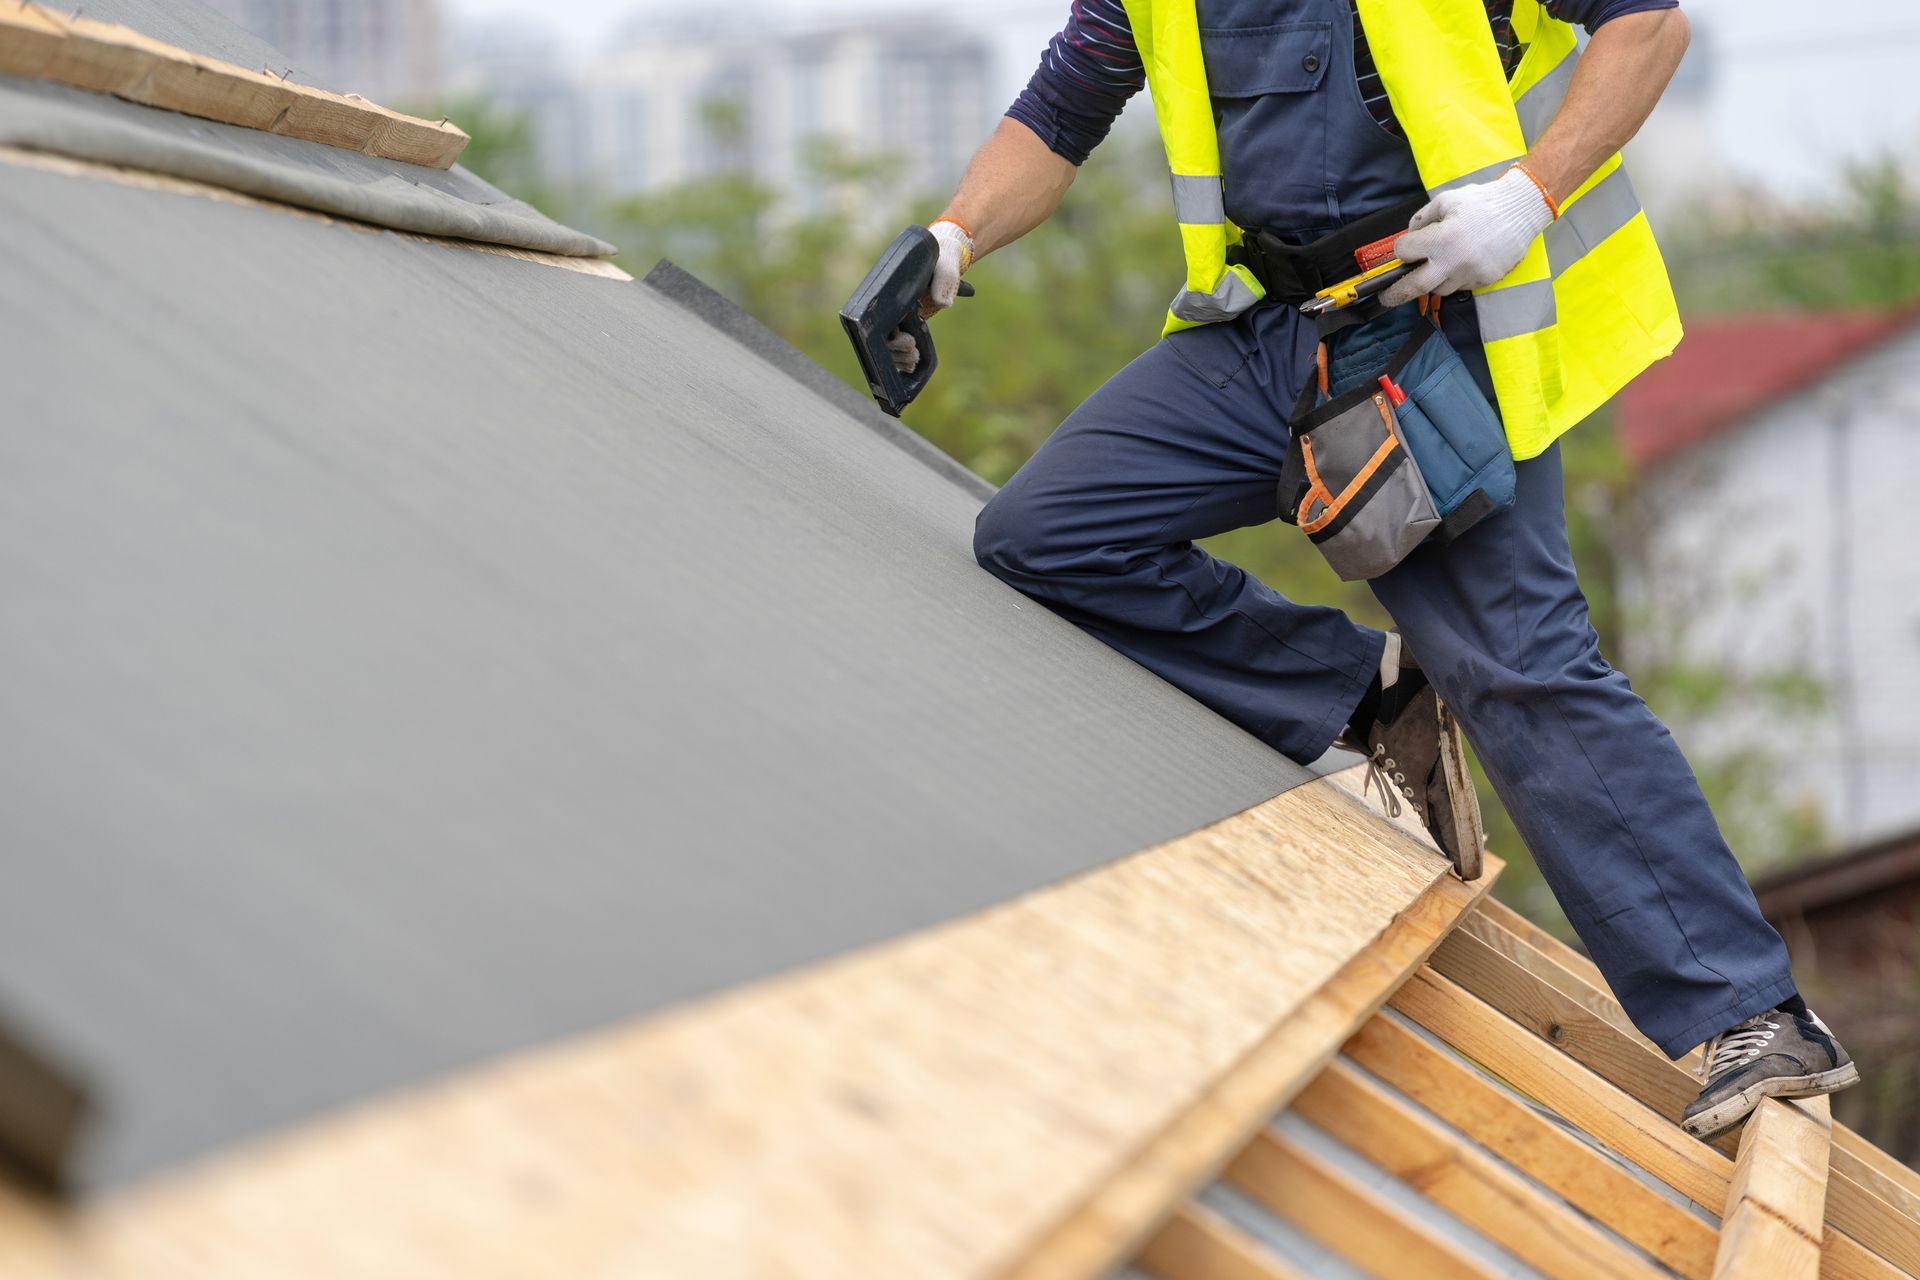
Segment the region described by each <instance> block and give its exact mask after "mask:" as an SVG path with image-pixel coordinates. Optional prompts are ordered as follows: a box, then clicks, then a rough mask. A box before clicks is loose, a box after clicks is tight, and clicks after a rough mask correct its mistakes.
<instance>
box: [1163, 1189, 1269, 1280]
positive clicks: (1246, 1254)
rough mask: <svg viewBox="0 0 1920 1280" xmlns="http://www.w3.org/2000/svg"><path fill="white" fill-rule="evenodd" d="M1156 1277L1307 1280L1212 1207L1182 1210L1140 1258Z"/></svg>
mask: <svg viewBox="0 0 1920 1280" xmlns="http://www.w3.org/2000/svg"><path fill="white" fill-rule="evenodd" d="M1136 1261H1137V1263H1138V1265H1139V1266H1140V1267H1141V1269H1142V1270H1144V1271H1146V1272H1147V1274H1148V1275H1151V1276H1153V1277H1155V1280H1306V1277H1305V1276H1304V1275H1302V1274H1301V1273H1300V1272H1299V1271H1298V1270H1296V1269H1295V1268H1294V1267H1293V1266H1292V1265H1291V1264H1290V1263H1287V1262H1283V1261H1282V1260H1281V1259H1279V1258H1277V1257H1275V1256H1274V1255H1273V1254H1272V1252H1270V1251H1269V1250H1267V1249H1264V1248H1262V1247H1261V1245H1260V1242H1259V1241H1258V1240H1255V1239H1254V1238H1253V1237H1252V1236H1250V1235H1248V1234H1247V1233H1246V1232H1244V1231H1242V1230H1241V1229H1240V1228H1238V1227H1236V1226H1234V1225H1233V1224H1232V1223H1231V1222H1228V1221H1227V1220H1226V1219H1225V1218H1222V1217H1221V1216H1220V1215H1219V1214H1217V1213H1215V1212H1213V1211H1212V1210H1211V1209H1207V1208H1204V1207H1202V1206H1200V1205H1197V1204H1190V1205H1187V1206H1185V1207H1184V1208H1181V1209H1179V1210H1177V1211H1176V1212H1175V1213H1174V1215H1173V1217H1171V1218H1169V1219H1168V1220H1167V1222H1166V1225H1165V1226H1163V1227H1161V1228H1160V1230H1159V1231H1158V1232H1157V1233H1156V1234H1155V1235H1154V1237H1153V1239H1152V1240H1149V1241H1148V1242H1147V1247H1146V1248H1144V1249H1142V1250H1141V1251H1140V1256H1139V1258H1138V1259H1137V1260H1136Z"/></svg>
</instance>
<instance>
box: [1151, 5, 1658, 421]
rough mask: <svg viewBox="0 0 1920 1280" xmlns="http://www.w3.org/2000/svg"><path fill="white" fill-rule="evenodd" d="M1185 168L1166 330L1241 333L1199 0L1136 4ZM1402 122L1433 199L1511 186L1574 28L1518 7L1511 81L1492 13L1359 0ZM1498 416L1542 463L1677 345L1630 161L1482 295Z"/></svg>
mask: <svg viewBox="0 0 1920 1280" xmlns="http://www.w3.org/2000/svg"><path fill="white" fill-rule="evenodd" d="M1125 3H1126V9H1127V17H1128V19H1129V20H1130V21H1131V24H1132V27H1133V37H1134V43H1135V44H1136V45H1137V46H1138V48H1139V50H1140V56H1141V59H1142V61H1143V62H1144V63H1145V64H1146V69H1147V83H1148V86H1149V88H1150V89H1151V90H1152V93H1153V107H1154V114H1155V116H1156V117H1157V118H1158V120H1159V123H1160V135H1161V138H1162V140H1163V141H1164V142H1165V144H1166V150H1167V161H1168V164H1169V165H1170V167H1171V168H1172V170H1173V203H1174V213H1175V216H1176V217H1177V219H1178V220H1179V223H1180V239H1181V243H1182V245H1183V246H1184V248H1185V250H1186V260H1187V281H1186V286H1185V287H1184V288H1183V289H1181V291H1180V293H1179V295H1178V296H1177V297H1175V299H1174V300H1173V305H1172V307H1171V308H1170V309H1169V311H1168V314H1167V323H1166V328H1165V332H1168V333H1172V332H1174V331H1176V330H1179V329H1185V328H1190V327H1192V326H1194V325H1198V324H1211V323H1214V322H1216V321H1220V320H1229V319H1232V318H1233V317H1234V316H1237V315H1239V314H1240V313H1241V312H1243V311H1245V310H1246V309H1247V308H1249V307H1251V306H1252V305H1253V304H1254V303H1256V302H1258V301H1259V300H1260V298H1261V296H1262V294H1263V292H1264V290H1263V289H1262V288H1261V285H1260V283H1259V281H1258V280H1257V279H1255V278H1254V276H1253V273H1252V272H1250V271H1249V270H1247V268H1245V267H1243V266H1239V265H1230V264H1229V263H1228V262H1227V248H1228V246H1229V245H1231V244H1237V243H1238V242H1239V240H1240V229H1239V228H1238V227H1235V226H1234V225H1233V224H1232V223H1230V222H1228V221H1227V216H1226V210H1225V206H1224V201H1223V198H1222V180H1221V173H1220V143H1219V138H1218V135H1217V134H1216V132H1215V128H1214V117H1213V101H1212V98H1211V96H1210V95H1209V94H1208V92H1207V69H1206V62H1205V60H1204V59H1203V58H1202V57H1201V51H1200V27H1199V20H1198V18H1197V17H1196V15H1195V12H1194V0H1125ZM1358 4H1359V11H1360V22H1361V26H1362V28H1363V30H1364V31H1365V33H1366V37H1367V44H1368V45H1369V47H1370V48H1371V49H1372V52H1373V60H1374V65H1375V66H1376V67H1377V68H1378V69H1379V72H1380V77H1381V80H1382V82H1383V83H1384V85H1385V87H1386V91H1387V97H1388V99H1389V100H1390V101H1391V102H1392V104H1393V111H1394V115H1395V116H1396V117H1397V118H1398V119H1399V121H1400V125H1401V127H1402V129H1404V130H1405V132H1406V135H1407V141H1408V142H1409V144H1411V146H1412V148H1413V158H1414V163H1415V164H1416V165H1417V166H1418V167H1419V170H1420V180H1421V182H1423V183H1424V184H1425V185H1426V188H1427V190H1428V191H1429V192H1431V193H1434V194H1438V193H1439V192H1441V191H1444V190H1446V189H1447V188H1449V187H1458V186H1465V185H1467V184H1469V183H1475V182H1486V181H1489V180H1491V179H1493V178H1496V177H1498V176H1499V175H1500V174H1501V173H1502V172H1504V171H1505V170H1506V169H1507V168H1508V167H1509V166H1511V165H1512V164H1513V163H1514V162H1515V161H1516V160H1519V159H1520V158H1521V157H1522V156H1524V155H1525V154H1526V151H1527V148H1528V146H1529V145H1531V144H1532V142H1533V141H1534V139H1536V138H1538V137H1539V136H1540V133H1541V132H1542V131H1543V130H1544V129H1545V128H1546V126H1547V123H1548V122H1549V121H1551V120H1552V119H1553V117H1554V113H1555V112H1557V111H1558V110H1559V109H1560V103H1561V101H1562V100H1563V99H1564V98H1565V97H1566V92H1567V84H1568V82H1569V81H1570V80H1571V79H1572V78H1573V68H1574V64H1575V63H1576V62H1578V60H1579V46H1578V41H1577V39H1576V37H1575V35H1574V32H1573V28H1572V27H1571V26H1569V25H1568V24H1566V23H1564V22H1561V21H1558V20H1557V19H1554V18H1551V17H1549V16H1547V13H1546V11H1545V10H1544V9H1543V8H1542V7H1541V6H1540V4H1539V0H1515V2H1514V6H1513V30H1514V35H1515V36H1516V37H1517V38H1518V39H1519V41H1520V42H1521V44H1522V45H1524V46H1525V47H1526V53H1525V54H1524V55H1523V56H1522V57H1521V59H1520V65H1519V67H1518V68H1517V69H1516V70H1515V72H1514V75H1513V78H1512V80H1508V79H1507V77H1506V74H1505V71H1504V70H1503V68H1502V67H1501V63H1500V55H1499V52H1498V50H1497V49H1496V48H1495V47H1494V42H1493V32H1492V28H1491V27H1490V26H1489V25H1488V23H1487V11H1486V5H1485V3H1484V0H1358ZM1474 292H1475V308H1476V310H1477V311H1478V313H1479V319H1480V332H1481V338H1482V341H1483V342H1484V343H1485V345H1486V353H1487V364H1488V366H1489V367H1490V369H1491V370H1492V373H1493V386H1494V391H1495V393H1496V394H1497V396H1498V398H1499V401H1500V416H1501V418H1502V420H1503V421H1504V422H1505V424H1506V430H1507V440H1508V443H1509V445H1510V446H1511V447H1512V450H1513V456H1514V457H1516V458H1531V457H1533V456H1535V455H1536V454H1538V453H1540V452H1542V451H1543V450H1545V449H1546V447H1547V446H1548V445H1550V444H1552V443H1553V441H1554V440H1555V439H1557V438H1558V437H1559V436H1560V435H1561V434H1562V433H1563V432H1565V431H1566V430H1567V429H1568V428H1570V427H1572V426H1573V425H1574V424H1575V423H1577V422H1579V421H1580V420H1581V419H1583V418H1585V417H1586V416H1587V415H1588V414H1590V413H1592V412H1593V411H1594V410H1595V409H1597V408H1599V407H1600V405H1601V404H1603V403H1604V402H1605V401H1606V400H1607V399H1608V398H1609V397H1611V396H1612V395H1613V394H1614V393H1615V392H1617V391H1619V390H1620V389H1621V388H1622V387H1624V386H1626V385H1627V383H1629V382H1631V381H1632V380H1633V379H1634V378H1635V377H1637V376H1638V375H1639V374H1640V372H1641V371H1642V370H1643V369H1645V368H1646V367H1647V366H1648V365H1650V364H1652V363H1653V362H1654V361H1655V360H1659V359H1661V358H1663V357H1665V356H1667V355H1669V354H1671V353H1672V351H1673V349H1674V347H1675V346H1676V345H1678V343H1679V341H1680V313H1679V310H1678V308H1677V307H1676V306H1675V305H1674V300H1673V288H1672V286H1671V285H1670V284H1669V283H1668V280H1667V269H1666V264H1665V263H1664V262H1662V261H1661V258H1660V249H1659V246H1658V245H1656V244H1655V243H1654V239H1653V231H1652V229H1651V228H1650V227H1649V226H1648V225H1647V218H1646V214H1645V213H1644V212H1643V211H1642V210H1641V208H1640V201H1639V198H1638V197H1637V196H1636V195H1635V194H1634V191H1633V187H1632V185H1631V184H1630V183H1629V182H1628V181H1627V174H1626V170H1625V169H1624V168H1622V167H1621V163H1620V157H1619V156H1617V155H1616V156H1613V157H1611V158H1609V159H1608V160H1607V162H1606V163H1605V164H1603V165H1601V166H1600V167H1599V168H1598V169H1597V170H1595V171H1594V173H1593V175H1592V176H1591V177H1589V178H1588V179H1587V180H1586V182H1584V183H1583V184H1581V186H1580V189H1579V190H1577V191H1576V192H1574V193H1573V195H1572V196H1570V197H1568V199H1567V200H1566V201H1565V202H1564V203H1563V204H1562V206H1561V209H1560V217H1559V219H1558V220H1557V221H1555V222H1554V223H1553V225H1551V226H1550V227H1548V228H1547V231H1546V233H1545V234H1544V235H1542V236H1541V237H1540V238H1539V239H1537V240H1535V241H1534V242H1533V245H1532V246H1531V247H1530V248H1529V249H1528V250H1527V256H1526V257H1525V258H1523V259H1522V260H1521V262H1520V265H1519V266H1517V267H1515V268H1514V269H1513V271H1512V272H1511V273H1509V274H1508V275H1507V277H1506V278H1505V279H1503V280H1500V281H1498V282H1497V283H1495V284H1492V285H1490V286H1488V287H1487V288H1484V289H1478V290H1475V291H1474Z"/></svg>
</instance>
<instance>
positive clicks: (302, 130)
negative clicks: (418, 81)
mask: <svg viewBox="0 0 1920 1280" xmlns="http://www.w3.org/2000/svg"><path fill="white" fill-rule="evenodd" d="M75 12H76V13H77V12H78V11H77V10H76V11H75ZM0 74H6V75H14V76H23V77H27V78H30V79H38V80H55V81H58V82H60V83H62V84H70V85H74V86H76V87H77V88H81V89H89V90H92V91H94V92H96V93H110V94H113V95H114V96H115V97H120V98H126V99H128V100H129V101H133V102H138V103H142V104H144V105H146V106H149V107H159V108H161V109H163V110H167V111H178V112H181V113H182V114H185V115H190V116H199V117H201V118H202V119H206V120H218V121H221V122H222V123H224V124H233V125H240V126H242V127H244V128H249V129H259V130H262V131H265V132H268V133H279V134H285V135H286V136H288V137H292V138H304V139H307V140H308V141H310V142H321V143H325V144H327V145H328V146H334V147H343V148H345V149H346V150H349V151H359V152H364V153H365V154H367V155H372V156H382V157H384V158H386V159H389V160H399V161H403V162H405V163H408V164H417V165H424V166H427V167H429V168H433V169H446V168H450V167H451V166H452V165H453V162H454V161H455V160H457V159H459V158H460V153H461V152H462V151H464V150H465V149H466V146H467V143H468V141H469V139H468V137H467V134H466V133H465V131H463V130H462V129H460V128H459V127H458V126H457V125H454V124H450V123H448V122H447V121H445V120H442V121H438V122H436V121H432V120H422V119H419V118H417V117H414V116H409V115H402V114H401V113H400V112H397V111H392V110H389V109H388V108H386V107H382V106H379V105H378V104H376V103H372V102H368V101H366V100H365V99H364V98H361V97H359V96H357V95H354V94H345V95H342V94H337V93H329V92H327V91H326V90H325V89H316V88H314V87H313V86H311V85H303V84H297V83H294V82H292V81H289V80H285V79H282V78H281V77H280V76H278V75H275V74H274V73H273V71H272V69H271V68H265V67H259V68H247V67H237V66H234V65H233V64H232V63H229V62H222V61H220V60H219V59H216V58H208V57H202V56H200V55H198V54H194V53H190V52H188V51H187V50H185V49H181V48H179V47H177V46H174V45H170V44H163V43H161V42H160V41H158V40H153V39H150V38H149V37H147V36H144V35H142V34H140V33H139V32H138V31H135V30H133V29H132V28H130V27H124V26H121V25H119V24H118V23H112V22H96V21H94V20H93V19H91V18H88V17H85V16H84V15H83V16H79V17H75V16H72V15H69V14H65V13H59V12H55V11H54V10H51V9H46V8H43V7H41V6H39V5H37V4H22V5H14V4H4V5H0Z"/></svg>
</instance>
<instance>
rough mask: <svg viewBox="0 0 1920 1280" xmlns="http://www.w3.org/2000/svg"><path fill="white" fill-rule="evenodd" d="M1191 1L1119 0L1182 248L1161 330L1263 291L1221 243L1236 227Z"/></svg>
mask: <svg viewBox="0 0 1920 1280" xmlns="http://www.w3.org/2000/svg"><path fill="white" fill-rule="evenodd" d="M1193 6H1194V0H1126V10H1127V21H1128V22H1129V23H1130V24H1131V25H1132V28H1133V42H1134V45H1135V46H1136V47H1137V48H1138V49H1139V51H1140V59H1141V61H1142V62H1144V63H1145V64H1146V65H1147V68H1148V71H1147V74H1148V77H1149V78H1150V79H1151V80H1152V83H1153V85H1154V86H1155V87H1154V91H1153V113H1154V116H1155V118H1156V119H1158V121H1159V123H1160V138H1161V141H1162V142H1164V143H1165V144H1166V148H1167V165H1168V167H1169V168H1171V169H1172V170H1173V214H1174V218H1175V219H1176V220H1177V221H1178V222H1179V224H1180V243H1181V246H1182V248H1184V249H1185V251H1186V262H1187V282H1186V286H1185V287H1184V288H1182V289H1181V290H1180V293H1179V295H1178V296H1177V297H1175V298H1174V300H1173V305H1172V306H1171V307H1170V308H1168V313H1167V324H1166V329H1165V332H1168V333H1171V332H1173V331H1175V330H1177V329H1188V328H1192V327H1193V326H1194V325H1201V324H1213V323H1216V322H1218V321H1221V320H1231V319H1233V317H1235V316H1237V315H1239V314H1240V313H1241V312H1243V311H1245V310H1246V309H1247V308H1249V307H1251V306H1252V305H1253V304H1254V303H1256V302H1258V301H1260V299H1261V298H1263V297H1265V296H1266V293H1267V291H1266V289H1265V287H1264V286H1262V285H1261V283H1260V281H1259V280H1258V278H1256V277H1255V276H1254V274H1253V273H1252V272H1251V271H1249V270H1247V269H1246V268H1245V267H1240V266H1232V267H1230V266H1228V265H1227V246H1228V245H1230V244H1238V243H1239V242H1240V228H1238V227H1236V226H1234V225H1233V224H1232V223H1230V222H1228V221H1227V209H1226V201H1225V197H1224V195H1223V193H1222V190H1221V185H1220V137H1219V134H1218V133H1217V132H1215V130H1214V127H1213V98H1212V97H1211V95H1209V94H1208V92H1207V64H1206V61H1205V59H1203V58H1202V57H1201V56H1200V20H1199V18H1198V17H1197V16H1196V15H1195V13H1194V7H1193Z"/></svg>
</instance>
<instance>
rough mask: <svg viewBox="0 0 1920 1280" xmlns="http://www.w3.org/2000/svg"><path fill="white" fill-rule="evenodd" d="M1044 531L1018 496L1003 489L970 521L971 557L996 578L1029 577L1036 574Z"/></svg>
mask: <svg viewBox="0 0 1920 1280" xmlns="http://www.w3.org/2000/svg"><path fill="white" fill-rule="evenodd" d="M1045 546H1046V530H1045V528H1044V526H1043V524H1042V522H1041V520H1040V519H1039V516H1038V514H1037V513H1036V512H1035V511H1034V509H1033V507H1032V506H1031V505H1030V504H1028V503H1026V502H1024V501H1022V499H1021V496H1020V494H1019V493H1018V492H1017V491H1015V490H1013V489H1011V488H1008V489H1002V490H1001V491H1000V492H999V493H997V494H995V495H994V496H993V497H992V498H991V499H989V500H988V502H987V505H986V506H984V507H982V508H980V514H979V515H978V516H975V517H974V521H973V558H974V559H975V560H977V561H979V563H980V567H981V568H982V569H985V570H986V571H987V572H988V573H991V574H993V575H994V576H995V577H996V578H1001V579H1007V578H1016V577H1028V576H1031V575H1033V574H1035V573H1038V572H1039V568H1038V566H1039V563H1040V560H1041V557H1042V555H1043V551H1044V548H1045Z"/></svg>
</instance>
